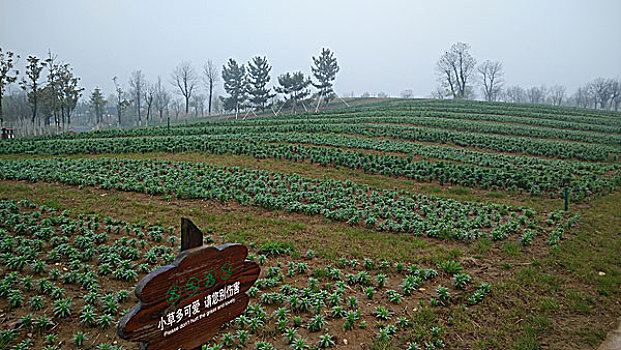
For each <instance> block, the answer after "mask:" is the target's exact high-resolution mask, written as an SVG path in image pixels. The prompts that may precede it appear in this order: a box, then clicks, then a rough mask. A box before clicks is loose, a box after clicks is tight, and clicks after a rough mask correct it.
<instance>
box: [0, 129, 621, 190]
mask: <svg viewBox="0 0 621 350" xmlns="http://www.w3.org/2000/svg"><path fill="white" fill-rule="evenodd" d="M283 143H284V144H283ZM292 143H302V144H311V145H319V146H324V147H309V146H301V145H294V144H292ZM7 146H8V147H5V148H3V149H1V151H2V152H6V153H14V154H19V153H27V154H53V155H70V154H103V153H116V154H122V153H147V152H157V151H164V152H174V153H178V152H186V151H205V152H210V153H214V154H235V155H242V154H243V155H251V156H253V157H255V158H258V159H263V158H273V159H287V160H293V161H296V162H302V161H308V162H311V163H314V164H320V165H322V166H332V167H341V166H342V167H347V168H351V169H361V170H363V171H365V172H366V173H370V174H381V175H388V176H396V177H400V176H403V177H406V178H408V179H413V180H416V181H421V182H426V181H437V182H439V183H440V184H445V183H448V184H454V185H460V186H465V187H478V188H483V189H492V190H496V189H505V190H510V191H527V192H528V193H530V194H532V195H542V194H544V195H551V196H562V195H563V187H564V186H570V187H571V196H572V199H574V200H580V199H583V198H585V197H587V196H590V195H593V194H599V193H605V192H608V191H611V190H612V189H614V188H615V187H616V186H617V185H618V184H619V183H621V174H619V172H618V169H619V166H618V165H613V164H605V163H584V162H567V161H556V160H547V159H539V158H533V157H523V156H510V155H502V154H493V153H484V152H476V151H470V150H466V149H455V148H450V147H441V146H425V145H420V144H416V143H412V142H402V141H393V140H376V139H368V138H357V137H348V136H342V135H324V134H306V133H304V134H298V133H272V134H269V135H260V134H247V135H239V134H224V135H213V136H175V137H149V138H114V139H91V140H50V141H35V142H21V143H10V144H7ZM333 147H336V148H333ZM345 149H367V150H373V151H380V152H399V153H404V156H399V155H386V154H375V153H369V152H364V151H353V150H352V151H350V150H345ZM406 154H409V155H411V156H415V157H422V158H425V159H430V160H415V159H414V158H412V157H411V156H405V155H406ZM606 172H614V173H613V175H612V176H604V174H605V173H606Z"/></svg>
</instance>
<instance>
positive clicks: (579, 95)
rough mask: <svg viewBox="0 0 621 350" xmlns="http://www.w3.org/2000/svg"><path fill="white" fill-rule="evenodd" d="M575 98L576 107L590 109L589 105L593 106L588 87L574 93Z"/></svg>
mask: <svg viewBox="0 0 621 350" xmlns="http://www.w3.org/2000/svg"><path fill="white" fill-rule="evenodd" d="M573 98H574V102H575V104H576V107H581V108H589V105H590V104H591V101H590V100H591V98H590V96H589V91H588V88H586V87H579V88H578V89H577V90H576V92H575V93H574V97H573Z"/></svg>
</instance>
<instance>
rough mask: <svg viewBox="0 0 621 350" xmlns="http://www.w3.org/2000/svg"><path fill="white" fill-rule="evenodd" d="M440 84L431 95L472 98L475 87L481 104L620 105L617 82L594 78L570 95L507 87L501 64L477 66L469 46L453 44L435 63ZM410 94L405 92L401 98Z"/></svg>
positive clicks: (553, 90)
mask: <svg viewBox="0 0 621 350" xmlns="http://www.w3.org/2000/svg"><path fill="white" fill-rule="evenodd" d="M436 73H437V76H438V81H439V83H440V85H439V86H438V87H437V88H436V90H435V91H433V92H432V94H431V95H432V97H434V98H437V99H444V98H454V99H476V97H477V94H476V88H477V87H478V88H479V91H480V93H481V96H482V99H483V100H485V101H490V102H494V101H503V102H514V103H532V104H552V105H555V106H561V105H567V106H574V107H581V108H594V109H609V110H614V111H618V110H619V105H620V103H621V80H619V79H605V78H597V79H595V80H593V81H591V82H588V83H586V84H585V85H583V86H580V87H578V89H577V90H576V92H575V93H574V94H573V95H568V94H567V89H566V88H565V87H564V86H562V85H554V86H551V87H546V86H545V85H541V86H532V87H529V88H526V89H525V88H522V87H520V86H507V87H505V84H504V83H505V82H504V71H503V64H502V62H499V61H491V60H485V61H483V62H482V63H480V64H478V65H477V60H476V59H475V58H474V57H473V56H472V54H471V53H470V45H468V44H467V43H463V42H458V43H455V44H453V45H452V46H451V48H450V49H449V50H447V51H445V52H444V53H443V54H442V56H441V57H440V59H439V60H438V61H437V63H436ZM406 95H411V92H408V91H407V90H406V91H404V92H402V96H406Z"/></svg>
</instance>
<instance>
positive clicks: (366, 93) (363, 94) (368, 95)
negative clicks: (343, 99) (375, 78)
mask: <svg viewBox="0 0 621 350" xmlns="http://www.w3.org/2000/svg"><path fill="white" fill-rule="evenodd" d="M360 97H362V98H367V97H371V94H370V93H369V92H368V91H365V92H363V93H362V95H361V96H360Z"/></svg>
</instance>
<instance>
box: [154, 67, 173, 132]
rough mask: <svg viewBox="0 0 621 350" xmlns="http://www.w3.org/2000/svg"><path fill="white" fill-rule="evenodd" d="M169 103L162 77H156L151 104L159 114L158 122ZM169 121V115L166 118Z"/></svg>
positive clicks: (168, 95)
mask: <svg viewBox="0 0 621 350" xmlns="http://www.w3.org/2000/svg"><path fill="white" fill-rule="evenodd" d="M169 104H170V94H169V93H168V91H167V90H166V88H164V86H163V85H162V78H160V77H159V76H158V77H157V83H156V84H155V98H154V100H153V105H154V107H155V109H156V110H157V111H158V112H159V115H160V123H161V122H162V118H163V116H164V110H165V109H167V108H168V105H169ZM168 121H169V122H170V117H169V118H168Z"/></svg>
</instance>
